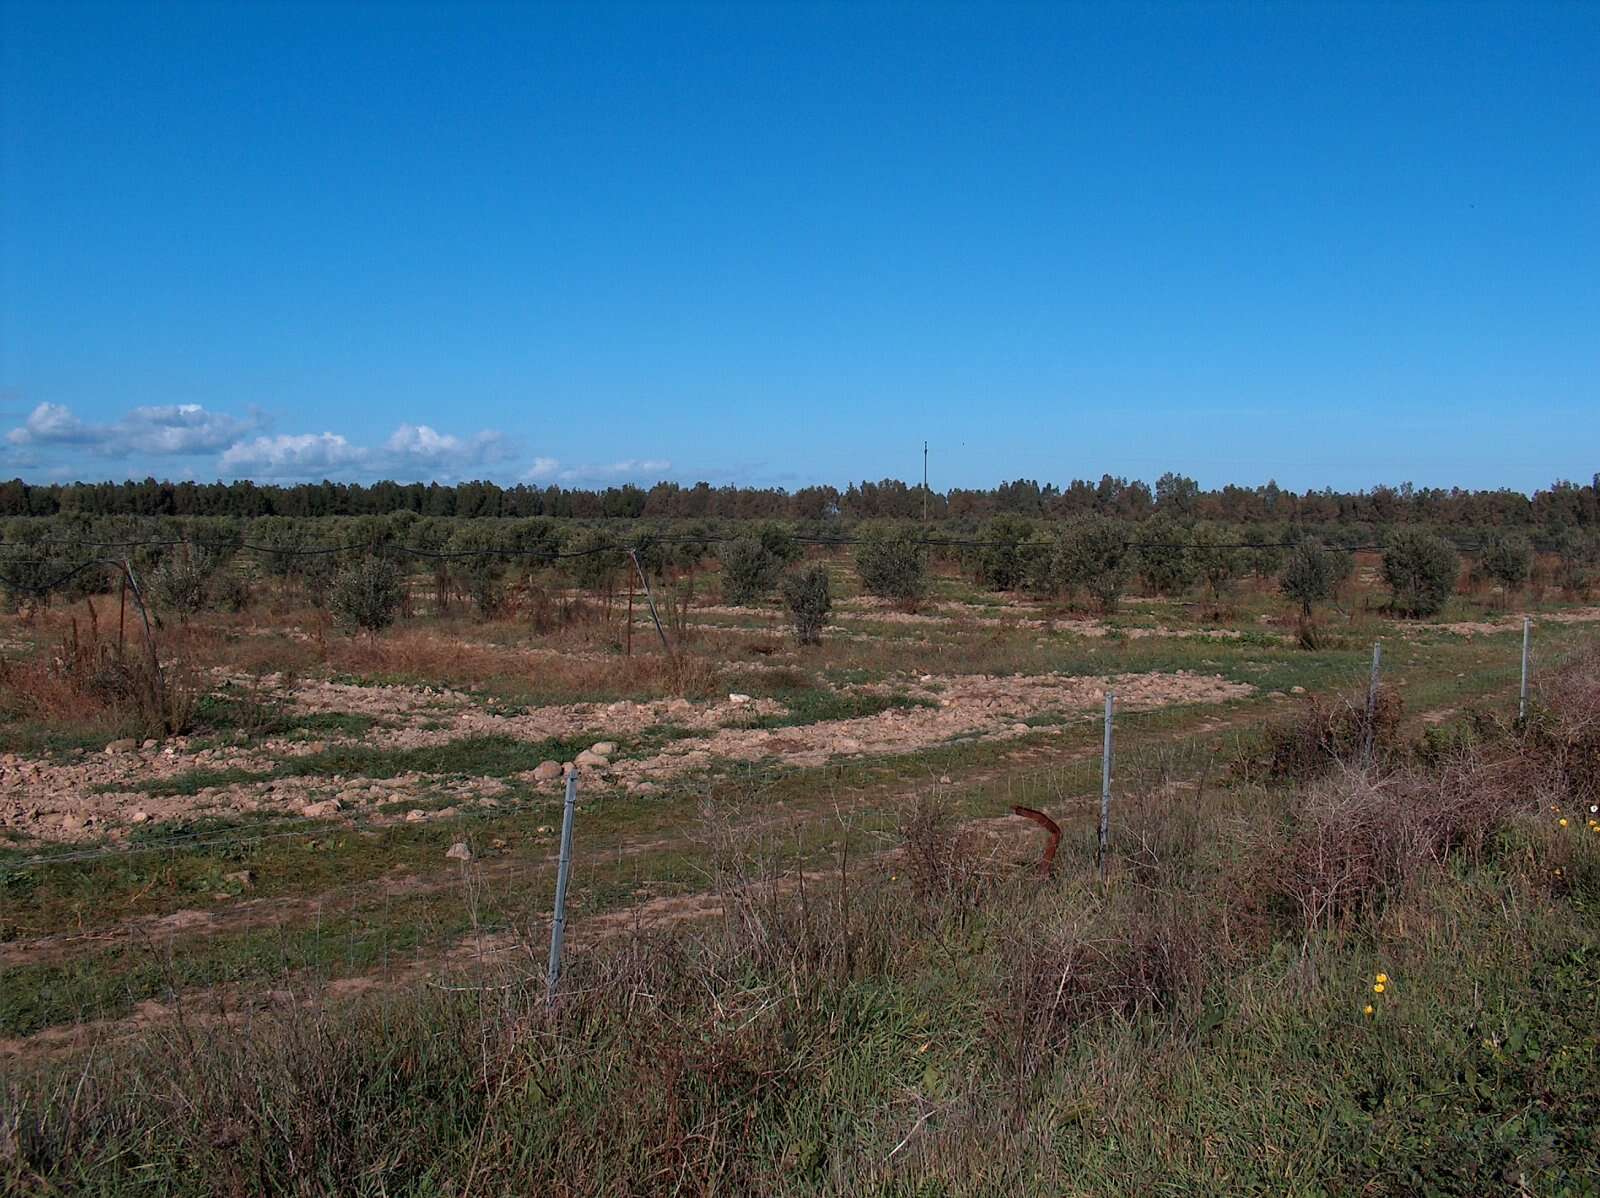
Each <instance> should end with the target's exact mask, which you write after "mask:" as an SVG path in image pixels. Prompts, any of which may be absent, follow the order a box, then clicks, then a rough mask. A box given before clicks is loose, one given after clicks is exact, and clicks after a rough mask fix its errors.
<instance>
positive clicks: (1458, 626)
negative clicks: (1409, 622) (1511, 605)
mask: <svg viewBox="0 0 1600 1198" xmlns="http://www.w3.org/2000/svg"><path fill="white" fill-rule="evenodd" d="M1523 619H1524V616H1523V615H1522V614H1521V613H1513V614H1510V615H1505V616H1501V617H1500V618H1499V619H1498V620H1457V621H1455V622H1454V623H1450V624H1421V625H1418V627H1420V628H1426V629H1429V630H1430V631H1433V632H1453V633H1455V634H1456V635H1457V636H1469V637H1470V636H1491V635H1493V634H1495V633H1500V632H1513V631H1516V630H1518V629H1520V628H1521V627H1522V621H1523ZM1596 620H1600V607H1575V608H1569V609H1568V610H1566V611H1551V612H1540V613H1539V614H1537V615H1535V616H1533V622H1534V623H1535V624H1591V623H1594V622H1595V621H1596Z"/></svg>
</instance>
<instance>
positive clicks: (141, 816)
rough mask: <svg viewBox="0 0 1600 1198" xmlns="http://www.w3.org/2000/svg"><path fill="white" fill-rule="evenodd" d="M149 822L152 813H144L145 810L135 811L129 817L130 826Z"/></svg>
mask: <svg viewBox="0 0 1600 1198" xmlns="http://www.w3.org/2000/svg"><path fill="white" fill-rule="evenodd" d="M149 820H150V813H149V812H148V811H143V810H140V811H135V812H133V813H132V814H131V815H129V816H128V822H129V823H130V824H143V823H148V822H149Z"/></svg>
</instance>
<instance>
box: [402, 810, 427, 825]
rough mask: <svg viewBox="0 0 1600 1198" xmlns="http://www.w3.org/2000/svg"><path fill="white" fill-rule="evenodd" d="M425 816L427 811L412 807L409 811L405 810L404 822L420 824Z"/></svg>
mask: <svg viewBox="0 0 1600 1198" xmlns="http://www.w3.org/2000/svg"><path fill="white" fill-rule="evenodd" d="M427 818H428V813H427V812H426V811H423V810H422V809H421V808H420V807H413V808H412V809H411V810H410V811H408V812H406V823H408V824H420V823H421V822H422V821H423V820H425V819H427Z"/></svg>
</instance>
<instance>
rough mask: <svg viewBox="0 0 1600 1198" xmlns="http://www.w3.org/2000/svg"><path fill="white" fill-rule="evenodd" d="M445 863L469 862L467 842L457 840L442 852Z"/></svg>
mask: <svg viewBox="0 0 1600 1198" xmlns="http://www.w3.org/2000/svg"><path fill="white" fill-rule="evenodd" d="M444 855H445V859H446V860H447V861H471V860H472V850H471V849H469V848H468V847H467V842H466V841H464V840H458V841H456V842H455V843H454V844H453V845H451V846H450V847H449V848H447V849H446V850H445V851H444Z"/></svg>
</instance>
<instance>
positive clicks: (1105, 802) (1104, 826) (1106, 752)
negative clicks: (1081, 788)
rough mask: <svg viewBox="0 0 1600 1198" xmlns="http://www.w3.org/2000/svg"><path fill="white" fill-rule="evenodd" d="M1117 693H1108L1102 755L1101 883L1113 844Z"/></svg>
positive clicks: (1103, 879) (1104, 876)
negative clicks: (1113, 736) (1113, 741)
mask: <svg viewBox="0 0 1600 1198" xmlns="http://www.w3.org/2000/svg"><path fill="white" fill-rule="evenodd" d="M1116 702H1117V695H1116V692H1115V691H1107V692H1106V736H1105V747H1104V748H1103V749H1102V751H1101V754H1100V881H1101V882H1104V881H1105V880H1106V857H1107V856H1108V855H1109V851H1110V844H1111V713H1112V710H1113V708H1114V707H1115V706H1116Z"/></svg>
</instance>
